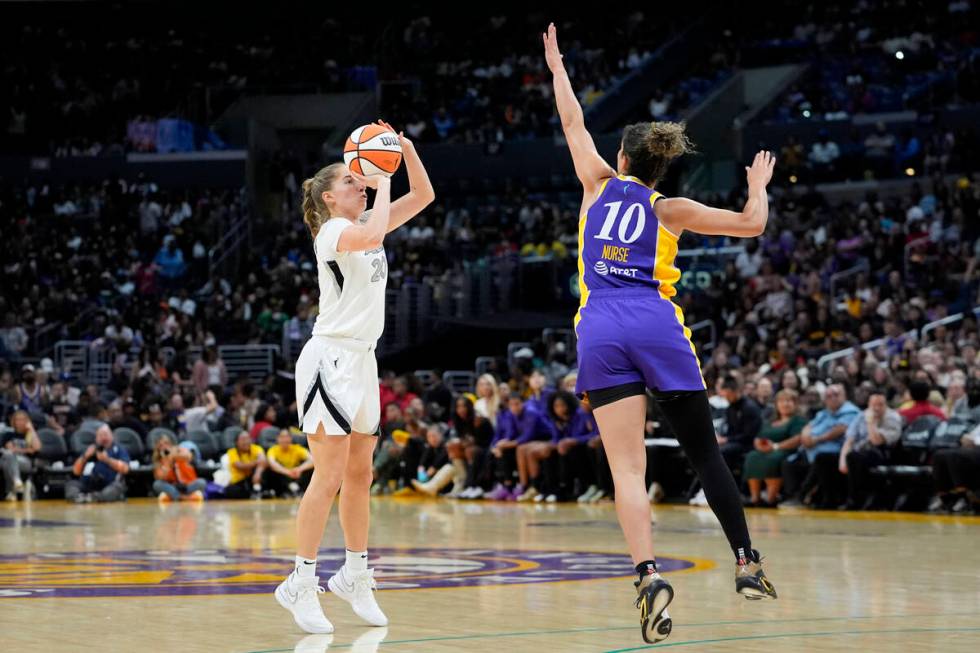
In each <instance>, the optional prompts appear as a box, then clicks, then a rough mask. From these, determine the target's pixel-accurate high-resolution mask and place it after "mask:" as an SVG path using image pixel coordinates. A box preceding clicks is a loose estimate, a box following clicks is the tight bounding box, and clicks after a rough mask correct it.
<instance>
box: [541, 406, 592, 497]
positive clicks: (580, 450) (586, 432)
mask: <svg viewBox="0 0 980 653" xmlns="http://www.w3.org/2000/svg"><path fill="white" fill-rule="evenodd" d="M583 403H584V405H579V402H578V399H576V397H575V395H574V394H572V393H571V392H568V391H566V390H559V391H558V392H556V393H555V394H553V395H552V396H551V400H550V402H549V405H548V415H549V416H550V418H551V421H552V424H553V426H554V436H553V438H552V445H553V451H554V453H555V454H556V455H555V456H554V457H553V458H552V459H550V460H547V461H545V464H546V465H548V467H546V472H548V473H547V476H549V477H550V478H549V480H548V482H547V485H548V487H547V489H546V491H547V494H546V495H545V498H544V501H545V502H547V503H552V502H554V501H567V500H569V499H572V498H575V497H578V496H580V495H582V494H583V493H584V492H585V490H586V487H585V483H586V482H588V480H590V479H592V478H593V477H594V476H595V472H594V470H593V465H592V464H591V463H590V460H589V459H590V456H589V452H590V451H589V441H590V440H592V438H594V437H596V436H597V435H598V434H599V431H598V428H597V426H596V422H595V418H594V417H593V416H592V413H591V412H590V411H589V410H587V408H586V407H585V406H587V405H588V404H587V403H585V402H583ZM549 463H551V464H550V465H549ZM556 467H557V469H555V468H556Z"/></svg>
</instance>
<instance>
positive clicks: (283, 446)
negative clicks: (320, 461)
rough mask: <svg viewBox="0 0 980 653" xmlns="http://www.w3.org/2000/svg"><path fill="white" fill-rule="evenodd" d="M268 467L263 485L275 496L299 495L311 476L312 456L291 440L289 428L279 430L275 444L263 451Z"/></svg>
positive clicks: (304, 448)
mask: <svg viewBox="0 0 980 653" xmlns="http://www.w3.org/2000/svg"><path fill="white" fill-rule="evenodd" d="M265 457H266V459H268V461H269V468H268V469H267V470H266V472H265V482H264V486H265V487H267V488H268V489H270V490H273V491H274V492H275V493H276V496H286V494H287V493H289V494H290V495H292V496H293V497H297V496H299V495H300V493H301V491H303V490H305V489H306V487H307V486H308V485H309V484H310V479H312V478H313V457H312V456H310V452H309V451H308V450H307V448H306V447H304V446H303V445H301V444H296V443H294V442H293V436H292V435H290V434H289V429H282V430H281V431H279V436H278V437H277V438H276V444H275V446H272V447H269V450H268V451H266V452H265Z"/></svg>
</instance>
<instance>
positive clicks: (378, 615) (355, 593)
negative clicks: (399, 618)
mask: <svg viewBox="0 0 980 653" xmlns="http://www.w3.org/2000/svg"><path fill="white" fill-rule="evenodd" d="M327 587H329V588H330V591H331V592H333V593H334V594H336V595H337V596H339V597H340V598H342V599H344V600H345V601H347V602H348V603H350V604H351V607H352V608H354V614H356V615H357V616H358V617H360V618H361V619H363V620H364V621H366V622H368V623H369V624H371V625H372V626H387V625H388V617H386V616H385V613H384V612H382V611H381V608H380V607H378V602H377V601H376V600H375V598H374V591H375V590H376V589H378V585H377V583H375V582H374V570H373V569H368V570H366V571H361V572H349V571H347V565H344V566H343V567H341V568H340V571H338V572H337V573H336V574H334V575H333V576H331V577H330V580H328V581H327Z"/></svg>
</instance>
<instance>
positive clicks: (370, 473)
mask: <svg viewBox="0 0 980 653" xmlns="http://www.w3.org/2000/svg"><path fill="white" fill-rule="evenodd" d="M373 481H374V470H373V469H372V467H371V465H370V464H368V465H353V466H351V465H348V467H347V470H346V471H345V473H344V483H348V484H350V485H355V486H358V487H360V486H366V487H371V483H372V482H373Z"/></svg>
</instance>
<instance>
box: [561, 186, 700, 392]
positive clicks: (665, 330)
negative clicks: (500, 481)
mask: <svg viewBox="0 0 980 653" xmlns="http://www.w3.org/2000/svg"><path fill="white" fill-rule="evenodd" d="M661 197H663V196H662V195H661V194H660V193H659V192H657V191H655V190H653V189H652V188H649V187H648V186H646V185H645V184H643V183H642V182H641V181H640V180H639V179H637V178H636V177H628V176H625V175H620V176H618V177H612V178H610V179H607V180H606V181H605V182H604V183H603V185H602V188H601V190H600V192H599V197H598V198H597V199H596V200H595V202H593V204H592V206H591V207H589V209H588V210H587V211H586V212H585V214H584V215H583V216H582V218H581V220H580V221H579V258H578V271H579V290H580V291H581V301H580V304H579V310H578V314H577V315H576V316H575V330H576V332H577V334H578V344H579V346H578V349H579V377H578V382H577V385H576V389H577V391H578V392H588V391H589V390H596V389H599V388H607V387H612V386H615V385H620V384H622V383H630V382H634V381H644V382H645V383H646V385H647V387H649V388H657V389H660V390H699V389H704V379H703V377H702V376H701V367H700V364H699V362H698V358H697V352H696V351H695V349H694V344H693V343H692V342H691V338H690V336H691V332H690V330H689V329H688V328H687V327H686V326H685V325H684V315H683V313H682V312H681V309H680V307H679V306H677V305H676V304H674V303H673V302H672V301H671V297H673V296H674V295H675V294H676V293H677V290H676V289H675V287H674V286H675V284H676V283H677V282H678V281H679V280H680V278H681V272H680V270H678V269H677V267H676V266H675V265H674V258H675V257H676V256H677V236H676V235H675V234H673V233H671V232H670V231H669V230H668V229H667V228H666V227H664V226H663V225H662V224H661V223H660V220H658V219H657V214H656V211H655V203H656V201H657V200H658V199H660V198H661Z"/></svg>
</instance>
